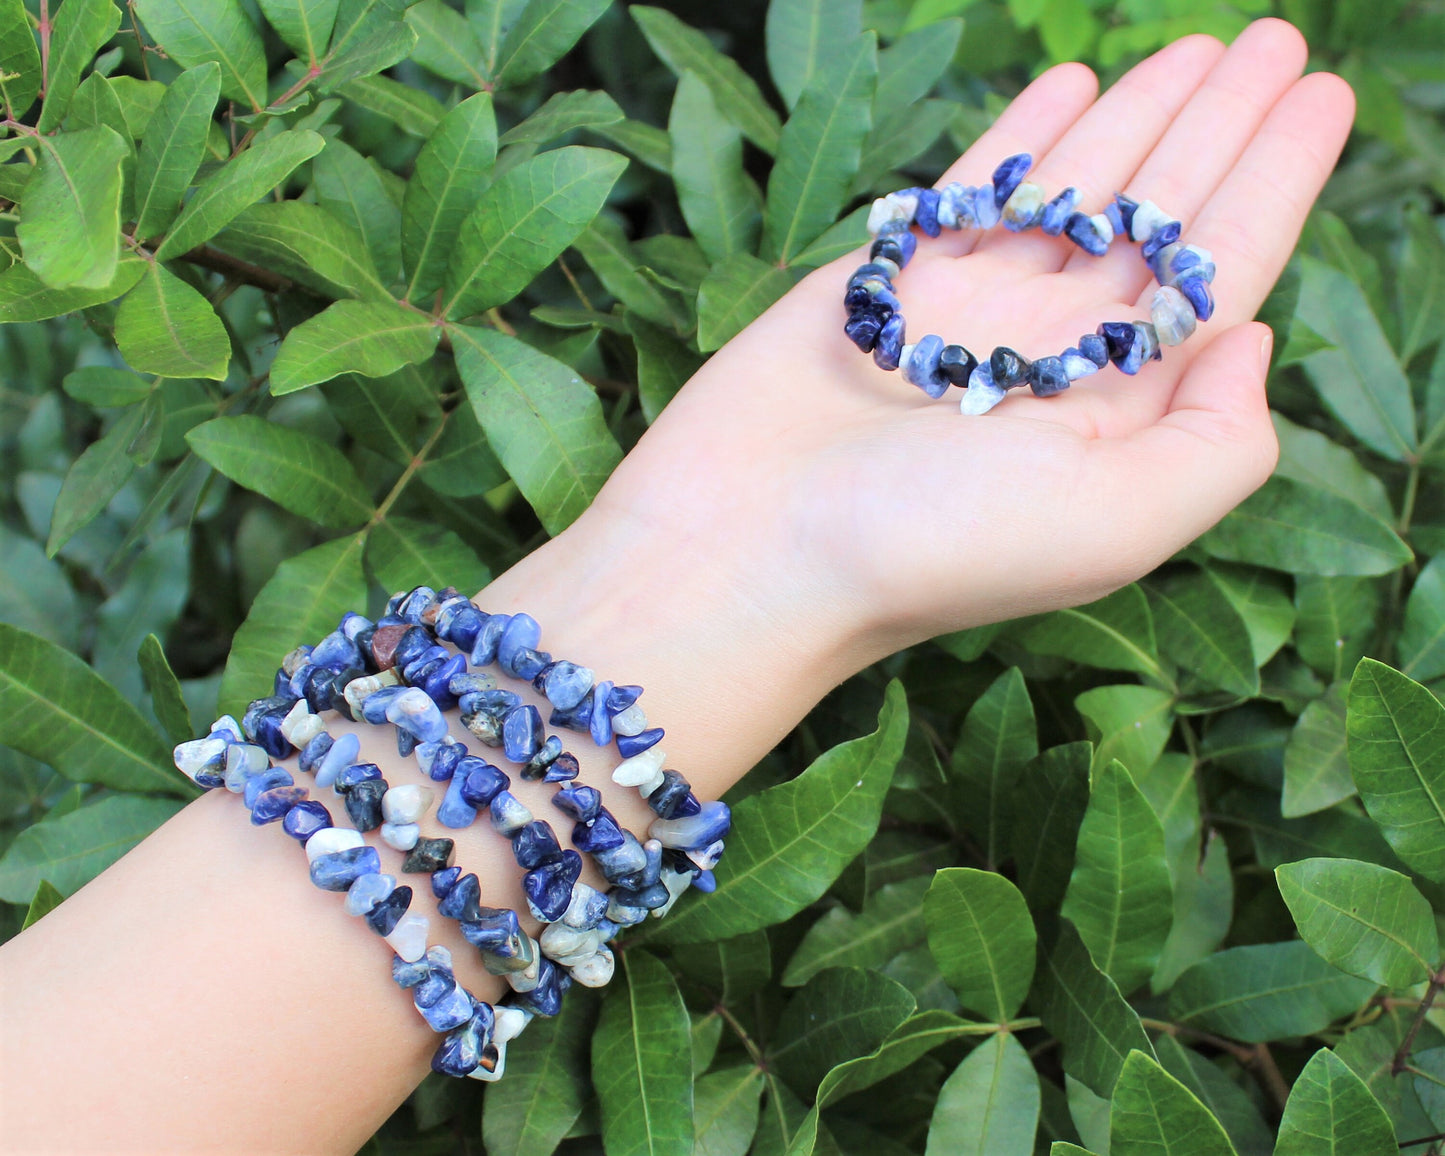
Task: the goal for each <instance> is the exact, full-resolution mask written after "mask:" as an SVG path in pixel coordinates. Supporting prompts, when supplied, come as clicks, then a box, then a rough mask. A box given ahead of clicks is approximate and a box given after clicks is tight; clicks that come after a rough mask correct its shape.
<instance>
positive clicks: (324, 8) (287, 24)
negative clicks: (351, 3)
mask: <svg viewBox="0 0 1445 1156" xmlns="http://www.w3.org/2000/svg"><path fill="white" fill-rule="evenodd" d="M259 3H260V6H261V11H262V12H264V13H265V14H266V20H267V22H268V23H270V25H271V27H272V28H274V29H275V30H276V35H278V36H279V37H281V39H282V40H284V41H285V42H286V46H287V47H288V48H290V49H291V51H292V52H294V53H296V56H297V57H298V59H300V60H301V62H302V63H303V64H307V65H313V66H314V65H315V64H317V63H318V62H319V61H320V59H321V57H322V56H324V55H325V54H326V45H327V43H328V42H329V41H330V40H331V29H332V26H333V25H334V24H335V23H336V9H337V6H338V3H339V0H259Z"/></svg>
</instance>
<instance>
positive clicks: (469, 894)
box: [437, 873, 490, 923]
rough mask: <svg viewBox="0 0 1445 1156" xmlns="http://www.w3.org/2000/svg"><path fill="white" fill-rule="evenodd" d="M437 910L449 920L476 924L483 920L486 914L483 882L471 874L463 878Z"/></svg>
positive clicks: (453, 886)
mask: <svg viewBox="0 0 1445 1156" xmlns="http://www.w3.org/2000/svg"><path fill="white" fill-rule="evenodd" d="M437 910H438V911H439V912H441V913H442V914H443V915H445V916H446V917H447V918H448V919H456V920H460V921H461V922H464V923H474V922H476V921H477V920H479V919H481V918H482V917H483V916H484V914H485V912H484V910H483V908H482V885H481V881H480V880H478V878H477V877H476V876H475V875H473V874H471V873H468V874H466V875H463V876H461V878H459V879H458V880H457V881H456V882H455V883H453V884H452V886H451V888H450V889H449V890H448V891H447V893H446V895H445V896H444V897H443V898H442V900H441V902H440V903H438V904H437ZM487 910H490V908H488V909H487Z"/></svg>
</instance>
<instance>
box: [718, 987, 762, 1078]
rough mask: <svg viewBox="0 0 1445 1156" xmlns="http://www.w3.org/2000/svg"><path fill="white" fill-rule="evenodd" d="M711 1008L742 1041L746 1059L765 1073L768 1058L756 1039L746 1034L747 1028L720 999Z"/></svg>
mask: <svg viewBox="0 0 1445 1156" xmlns="http://www.w3.org/2000/svg"><path fill="white" fill-rule="evenodd" d="M712 1010H713V1011H715V1012H716V1013H717V1014H718V1015H719V1016H720V1017H721V1018H722V1021H723V1023H725V1024H727V1026H728V1027H730V1028H731V1029H732V1030H733V1034H734V1035H735V1036H737V1037H738V1039H739V1040H740V1041H741V1042H742V1045H743V1047H744V1049H746V1051H747V1053H748V1059H750V1060H752V1062H753V1063H754V1064H756V1065H757V1068H758V1071H760V1072H762V1073H763V1074H764V1075H766V1074H767V1071H768V1058H767V1057H766V1056H765V1055H763V1049H762V1048H760V1047H758V1045H757V1041H756V1040H754V1039H753V1037H752V1036H750V1035H748V1032H747V1029H746V1028H744V1027H743V1025H742V1024H740V1023H739V1022H738V1018H737V1016H735V1015H733V1013H732V1012H730V1011H728V1009H727V1006H726V1005H725V1004H724V1003H723V1002H722V1001H721V1000H719V1001H718V1002H717V1003H716V1004H715V1005H714V1006H713V1009H712Z"/></svg>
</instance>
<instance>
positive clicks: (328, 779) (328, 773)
mask: <svg viewBox="0 0 1445 1156" xmlns="http://www.w3.org/2000/svg"><path fill="white" fill-rule="evenodd" d="M359 754H361V739H360V738H359V737H357V735H356V734H354V733H352V732H350V731H348V732H347V733H346V734H344V735H342V736H341V737H340V738H339V739H337V740H336V741H335V742H334V743H332V744H331V749H330V750H329V751H327V752H326V757H325V758H324V759H322V760H321V765H320V766H319V767H317V768H316V785H317V786H318V787H330V786H332V785H333V784H334V783H335V782H336V780H337V778H338V776H340V774H341V772H342V771H344V770H346V768H347V767H349V766H351V765H352V764H353V763H355V762H356V757H357V756H358V755H359Z"/></svg>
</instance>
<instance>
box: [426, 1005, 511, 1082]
mask: <svg viewBox="0 0 1445 1156" xmlns="http://www.w3.org/2000/svg"><path fill="white" fill-rule="evenodd" d="M472 1004H473V1009H474V1010H473V1012H472V1018H471V1019H469V1020H468V1021H467V1022H466V1023H464V1024H463V1025H462V1026H461V1027H459V1028H455V1029H453V1030H452V1031H450V1032H448V1033H447V1034H446V1036H445V1037H444V1038H443V1040H442V1042H441V1043H440V1044H438V1045H437V1050H436V1051H435V1052H434V1053H433V1054H432V1058H431V1069H432V1071H434V1072H437V1073H439V1074H441V1075H443V1076H480V1078H481V1079H484V1080H488V1079H495V1078H496V1077H495V1076H494V1075H493V1074H492V1071H491V1070H488V1071H485V1072H484V1071H483V1070H482V1064H483V1062H484V1060H485V1061H486V1062H487V1063H489V1064H490V1065H491V1067H492V1068H493V1069H498V1070H499V1069H500V1068H501V1066H502V1060H501V1053H500V1051H499V1050H498V1049H497V1048H496V1047H494V1046H493V1045H492V1044H491V1043H490V1042H489V1037H490V1036H491V1034H492V1022H493V1021H492V1018H491V1013H492V1008H491V1005H490V1004H485V1003H481V1002H480V1001H479V1000H475V999H474V1000H473V1001H472ZM481 1008H485V1009H486V1011H487V1017H486V1018H485V1019H483V1018H482V1016H481V1013H480V1011H479V1010H478V1009H481Z"/></svg>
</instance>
